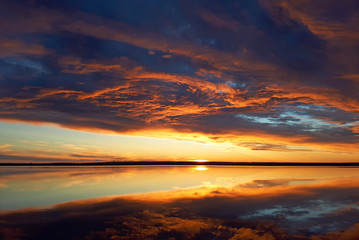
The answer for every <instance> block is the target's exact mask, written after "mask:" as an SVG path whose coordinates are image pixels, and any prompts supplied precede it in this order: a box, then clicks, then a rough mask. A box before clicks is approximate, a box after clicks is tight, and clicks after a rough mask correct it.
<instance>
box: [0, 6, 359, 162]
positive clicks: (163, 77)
mask: <svg viewBox="0 0 359 240" xmlns="http://www.w3.org/2000/svg"><path fill="white" fill-rule="evenodd" d="M358 9H359V1H357V0H342V1H337V0H315V1H309V0H257V1H255V0H253V1H248V0H238V1H235V0H232V1H213V0H198V1H193V0H178V1H175V0H151V1H147V0H131V1H118V0H107V1H96V0H86V1H85V0H76V1H74V0H62V1H47V0H31V1H20V0H2V1H1V3H0V162H14V163H16V162H90V161H113V160H115V161H129V160H133V161H138V160H154V161H159V160H181V161H186V160H198V159H202V160H203V159H205V160H212V161H286V162H288V161H301V162H313V161H315V162H317V161H318V162H353V161H359V24H358V22H359V14H358Z"/></svg>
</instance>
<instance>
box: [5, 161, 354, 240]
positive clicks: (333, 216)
mask: <svg viewBox="0 0 359 240" xmlns="http://www.w3.org/2000/svg"><path fill="white" fill-rule="evenodd" d="M253 169H254V170H253ZM89 170H91V169H88V170H87V171H89ZM134 170H136V171H138V173H140V174H146V171H149V172H147V173H151V174H152V170H149V169H146V168H144V169H140V170H139V169H134ZM157 170H158V172H159V173H161V171H162V173H164V172H167V175H166V174H164V175H162V176H161V177H162V178H161V179H162V181H163V182H165V181H166V180H167V179H170V178H169V176H170V175H173V172H174V171H178V172H177V176H178V173H180V172H182V173H183V175H184V177H188V176H191V174H192V176H193V181H194V186H192V187H184V188H177V189H176V190H170V191H169V190H164V191H152V192H149V193H137V194H130V195H122V196H107V197H100V198H92V199H85V200H77V201H71V202H66V203H61V204H57V205H53V206H44V207H39V208H25V209H19V210H12V211H2V212H1V215H0V222H1V223H2V225H3V227H2V228H1V232H2V234H3V236H7V237H4V239H48V238H49V237H51V238H52V239H171V238H172V239H232V240H233V239H260V240H272V239H312V240H319V239H330V240H331V239H336V240H338V239H353V240H354V239H355V236H358V235H356V234H358V231H359V224H358V216H359V194H358V192H359V178H358V177H355V173H357V171H358V170H357V169H339V168H316V169H312V168H304V169H303V168H292V169H290V168H286V169H277V173H278V174H277V178H274V177H275V176H274V175H272V174H271V169H270V168H269V169H268V168H267V170H265V168H247V169H244V170H246V171H242V170H243V168H238V169H235V170H236V171H237V174H238V173H242V174H243V175H244V173H245V172H247V173H251V174H252V175H251V174H249V175H251V176H252V178H248V179H249V180H248V179H247V180H246V181H242V182H241V181H239V182H237V183H234V184H228V185H224V184H222V185H221V184H220V181H219V182H217V183H216V184H202V185H201V184H198V183H200V182H203V181H204V180H207V181H208V182H211V181H212V182H213V179H217V180H218V179H220V180H223V179H221V176H222V175H223V174H224V173H227V175H228V176H229V177H230V176H231V171H232V170H233V168H227V169H221V168H218V169H217V171H215V170H216V168H212V167H211V168H208V169H207V171H199V172H200V173H205V175H204V176H202V177H200V178H199V179H196V174H197V173H198V172H192V171H191V168H181V169H180V170H179V169H177V170H175V168H167V169H166V168H165V170H164V169H163V168H159V169H157ZM260 170H262V172H261V177H259V175H256V174H254V172H257V173H258V172H260ZM281 170H282V171H281ZM285 170H286V171H287V173H286V174H284V173H285V172H286V171H285ZM334 170H336V171H337V175H333V174H332V175H331V176H330V177H327V178H325V179H323V178H321V177H320V176H321V172H323V171H324V172H326V173H327V174H328V172H335V171H334ZM345 170H346V172H347V175H346V176H342V177H340V173H341V171H345ZM71 171H72V172H71ZM71 171H70V172H71V173H68V174H70V175H74V174H75V173H74V172H73V171H74V169H72V170H71ZM77 171H78V170H77ZM101 171H104V172H106V173H107V174H108V173H109V172H108V169H107V170H104V169H99V172H101ZM221 171H223V173H222V174H221ZM251 171H252V172H251ZM294 171H297V172H301V173H303V177H302V178H298V177H293V172H294ZM311 171H312V173H311V174H308V172H311ZM60 172H61V171H60ZM90 172H91V171H90ZM305 172H306V173H305ZM315 172H316V173H317V175H318V176H319V177H318V178H315V176H314V174H313V173H315ZM138 173H133V175H130V176H131V177H130V178H129V179H133V178H134V177H135V176H136V175H137V174H138ZM214 173H217V174H214ZM233 173H234V172H233ZM265 173H267V175H266V174H265ZM57 174H59V173H58V172H57ZM61 174H64V172H62V173H61ZM102 174H104V173H102ZM117 174H118V173H117ZM40 175H41V174H40ZM105 175H106V174H105ZM211 175H215V176H213V178H210V177H209V176H211ZM74 176H78V177H80V176H81V177H87V176H88V175H87V174H78V175H76V174H75V175H74ZM90 176H91V174H90ZM95 176H96V174H95V173H93V177H95ZM290 176H292V177H290ZM328 176H329V175H328ZM356 176H358V175H356ZM97 177H98V176H97ZM232 177H234V174H233V175H232ZM254 177H258V179H256V178H254ZM265 177H267V178H268V179H267V180H265V179H264V178H265ZM40 179H41V177H40ZM233 179H234V178H233ZM233 179H232V180H233ZM318 179H320V181H319V180H318ZM177 180H178V179H177ZM158 181H159V180H158ZM105 182H106V181H105ZM107 183H108V182H107ZM123 184H125V183H123ZM128 184H129V185H131V183H128ZM172 184H173V182H172ZM100 186H102V185H100ZM118 186H120V185H118ZM65 230H66V231H65ZM11 236H13V237H12V238H11Z"/></svg>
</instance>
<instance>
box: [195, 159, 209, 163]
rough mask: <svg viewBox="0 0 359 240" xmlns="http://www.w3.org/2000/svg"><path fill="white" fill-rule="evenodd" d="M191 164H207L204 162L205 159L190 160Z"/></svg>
mask: <svg viewBox="0 0 359 240" xmlns="http://www.w3.org/2000/svg"><path fill="white" fill-rule="evenodd" d="M191 162H197V163H205V162H208V160H206V159H196V160H191Z"/></svg>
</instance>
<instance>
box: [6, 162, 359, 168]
mask: <svg viewBox="0 0 359 240" xmlns="http://www.w3.org/2000/svg"><path fill="white" fill-rule="evenodd" d="M146 165H148V166H159V165H164V166H175V165H181V166H186V165H188V166H196V165H212V166H358V167H359V162H219V161H207V162H196V161H109V162H82V163H81V162H80V163H79V162H49V163H33V162H28V163H0V166H146Z"/></svg>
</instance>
